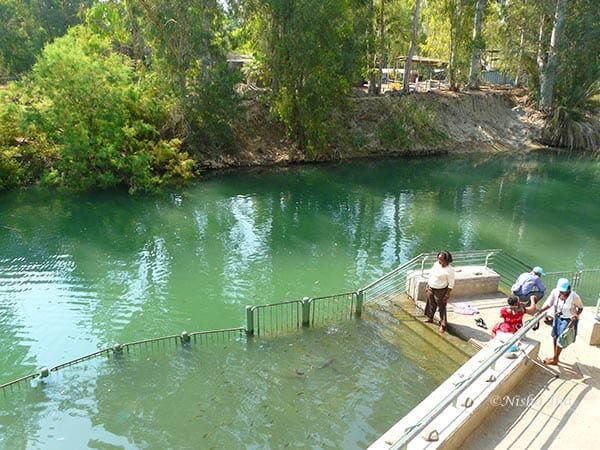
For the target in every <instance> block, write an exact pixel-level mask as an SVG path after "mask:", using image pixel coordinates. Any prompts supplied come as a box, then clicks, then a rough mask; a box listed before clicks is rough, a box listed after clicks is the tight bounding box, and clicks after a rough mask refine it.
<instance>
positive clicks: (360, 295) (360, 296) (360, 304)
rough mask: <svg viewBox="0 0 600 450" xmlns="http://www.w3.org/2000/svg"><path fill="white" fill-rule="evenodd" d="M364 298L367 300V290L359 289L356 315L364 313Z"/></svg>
mask: <svg viewBox="0 0 600 450" xmlns="http://www.w3.org/2000/svg"><path fill="white" fill-rule="evenodd" d="M364 300H365V291H363V290H362V289H359V290H358V292H357V293H356V311H355V312H354V315H355V316H356V317H360V315H361V314H362V307H363V302H364Z"/></svg>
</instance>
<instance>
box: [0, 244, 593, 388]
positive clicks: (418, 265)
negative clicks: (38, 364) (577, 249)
mask: <svg viewBox="0 0 600 450" xmlns="http://www.w3.org/2000/svg"><path fill="white" fill-rule="evenodd" d="M436 256H437V253H422V254H420V255H418V256H416V257H414V258H412V259H411V260H410V261H408V262H406V263H404V264H402V265H400V266H399V267H397V268H396V269H394V270H392V271H391V272H389V273H387V274H386V275H384V276H382V277H381V278H379V279H378V280H376V281H374V282H373V283H371V284H369V285H368V286H366V287H364V288H362V289H359V290H358V291H357V292H346V293H342V294H335V295H329V296H323V297H314V298H309V297H305V298H303V299H302V300H291V301H284V302H279V303H271V304H266V305H258V306H247V307H246V327H245V328H241V327H239V328H228V329H222V330H211V331H198V332H193V333H187V332H185V331H184V332H182V334H181V335H171V336H164V337H159V338H153V339H145V340H141V341H135V342H130V343H126V344H115V345H114V346H113V347H109V348H105V349H102V350H98V351H96V352H93V353H90V354H88V355H84V356H82V357H80V358H76V359H73V360H71V361H67V362H65V363H62V364H59V365H56V366H54V367H52V368H50V369H48V368H42V369H41V370H40V371H39V372H37V373H33V374H30V375H26V376H24V377H21V378H19V379H17V380H14V381H11V382H8V383H5V384H0V390H4V388H7V387H11V386H14V385H16V384H18V383H20V382H23V381H28V380H31V379H34V378H37V377H41V378H44V377H46V376H48V374H49V373H50V372H53V371H56V370H59V369H61V368H63V367H67V366H71V365H73V364H76V363H78V362H82V361H85V360H87V359H90V358H94V357H96V356H100V355H112V354H118V353H122V352H123V351H124V350H126V351H129V350H130V349H133V348H136V347H141V346H144V345H152V344H155V343H159V342H161V343H167V342H174V343H175V345H177V344H182V345H185V344H188V343H190V342H191V341H192V340H193V341H194V342H198V341H199V342H200V343H210V342H214V341H217V340H219V339H221V340H223V339H224V340H232V339H234V338H236V339H237V338H240V337H241V336H244V335H246V336H253V335H256V336H266V335H278V334H283V333H289V332H293V331H294V330H298V329H301V328H303V327H307V326H311V325H312V326H315V325H324V324H326V323H328V322H333V321H336V320H348V319H351V318H352V317H355V316H360V315H361V313H362V309H363V305H364V304H367V303H371V302H374V303H383V302H385V301H387V300H389V299H391V298H393V297H394V296H396V295H399V294H401V293H404V292H405V291H406V281H407V276H408V275H409V274H410V273H411V272H413V271H421V272H422V271H424V270H426V269H428V268H429V267H430V266H431V265H432V264H433V263H434V262H435V260H436ZM453 259H454V261H453V265H454V266H472V265H479V266H485V267H489V268H490V269H493V270H495V271H496V272H497V273H498V274H499V275H500V286H501V287H502V288H504V289H505V290H506V291H508V290H509V289H510V286H511V285H512V283H513V282H514V280H515V279H516V278H517V277H518V275H519V274H520V273H522V272H524V271H528V270H531V266H529V265H527V264H525V263H524V262H522V261H520V260H518V259H517V258H514V257H513V256H511V255H509V254H508V253H506V252H505V251H503V250H497V249H491V250H476V251H461V252H454V253H453ZM561 277H565V278H569V280H571V284H572V286H573V289H575V290H577V291H578V293H579V294H580V296H581V297H582V298H583V299H584V302H585V299H594V300H595V299H596V298H597V297H598V293H600V269H598V270H581V271H571V272H552V273H548V274H547V275H546V276H545V277H544V283H545V284H546V286H547V287H548V288H551V287H552V286H554V285H555V283H556V280H557V279H558V278H561Z"/></svg>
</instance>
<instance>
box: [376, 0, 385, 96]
mask: <svg viewBox="0 0 600 450" xmlns="http://www.w3.org/2000/svg"><path fill="white" fill-rule="evenodd" d="M383 6H384V0H381V15H380V17H379V38H380V39H381V43H380V44H381V46H380V55H379V83H377V86H378V89H377V93H378V94H381V80H383V60H384V56H385V55H384V54H385V39H384V38H385V19H384V17H383Z"/></svg>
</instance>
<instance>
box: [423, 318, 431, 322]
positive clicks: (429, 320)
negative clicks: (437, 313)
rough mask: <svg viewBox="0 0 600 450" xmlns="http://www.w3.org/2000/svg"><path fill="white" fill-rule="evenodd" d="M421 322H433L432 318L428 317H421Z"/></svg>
mask: <svg viewBox="0 0 600 450" xmlns="http://www.w3.org/2000/svg"><path fill="white" fill-rule="evenodd" d="M423 322H425V323H433V319H430V318H429V317H428V318H427V319H423Z"/></svg>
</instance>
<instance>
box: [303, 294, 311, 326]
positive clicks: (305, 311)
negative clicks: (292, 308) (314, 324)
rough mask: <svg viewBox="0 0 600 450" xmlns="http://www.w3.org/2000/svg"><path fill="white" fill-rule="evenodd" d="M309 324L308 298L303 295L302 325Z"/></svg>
mask: <svg viewBox="0 0 600 450" xmlns="http://www.w3.org/2000/svg"><path fill="white" fill-rule="evenodd" d="M309 325H310V299H309V298H308V297H304V298H303V299H302V326H303V327H307V326H309Z"/></svg>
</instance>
